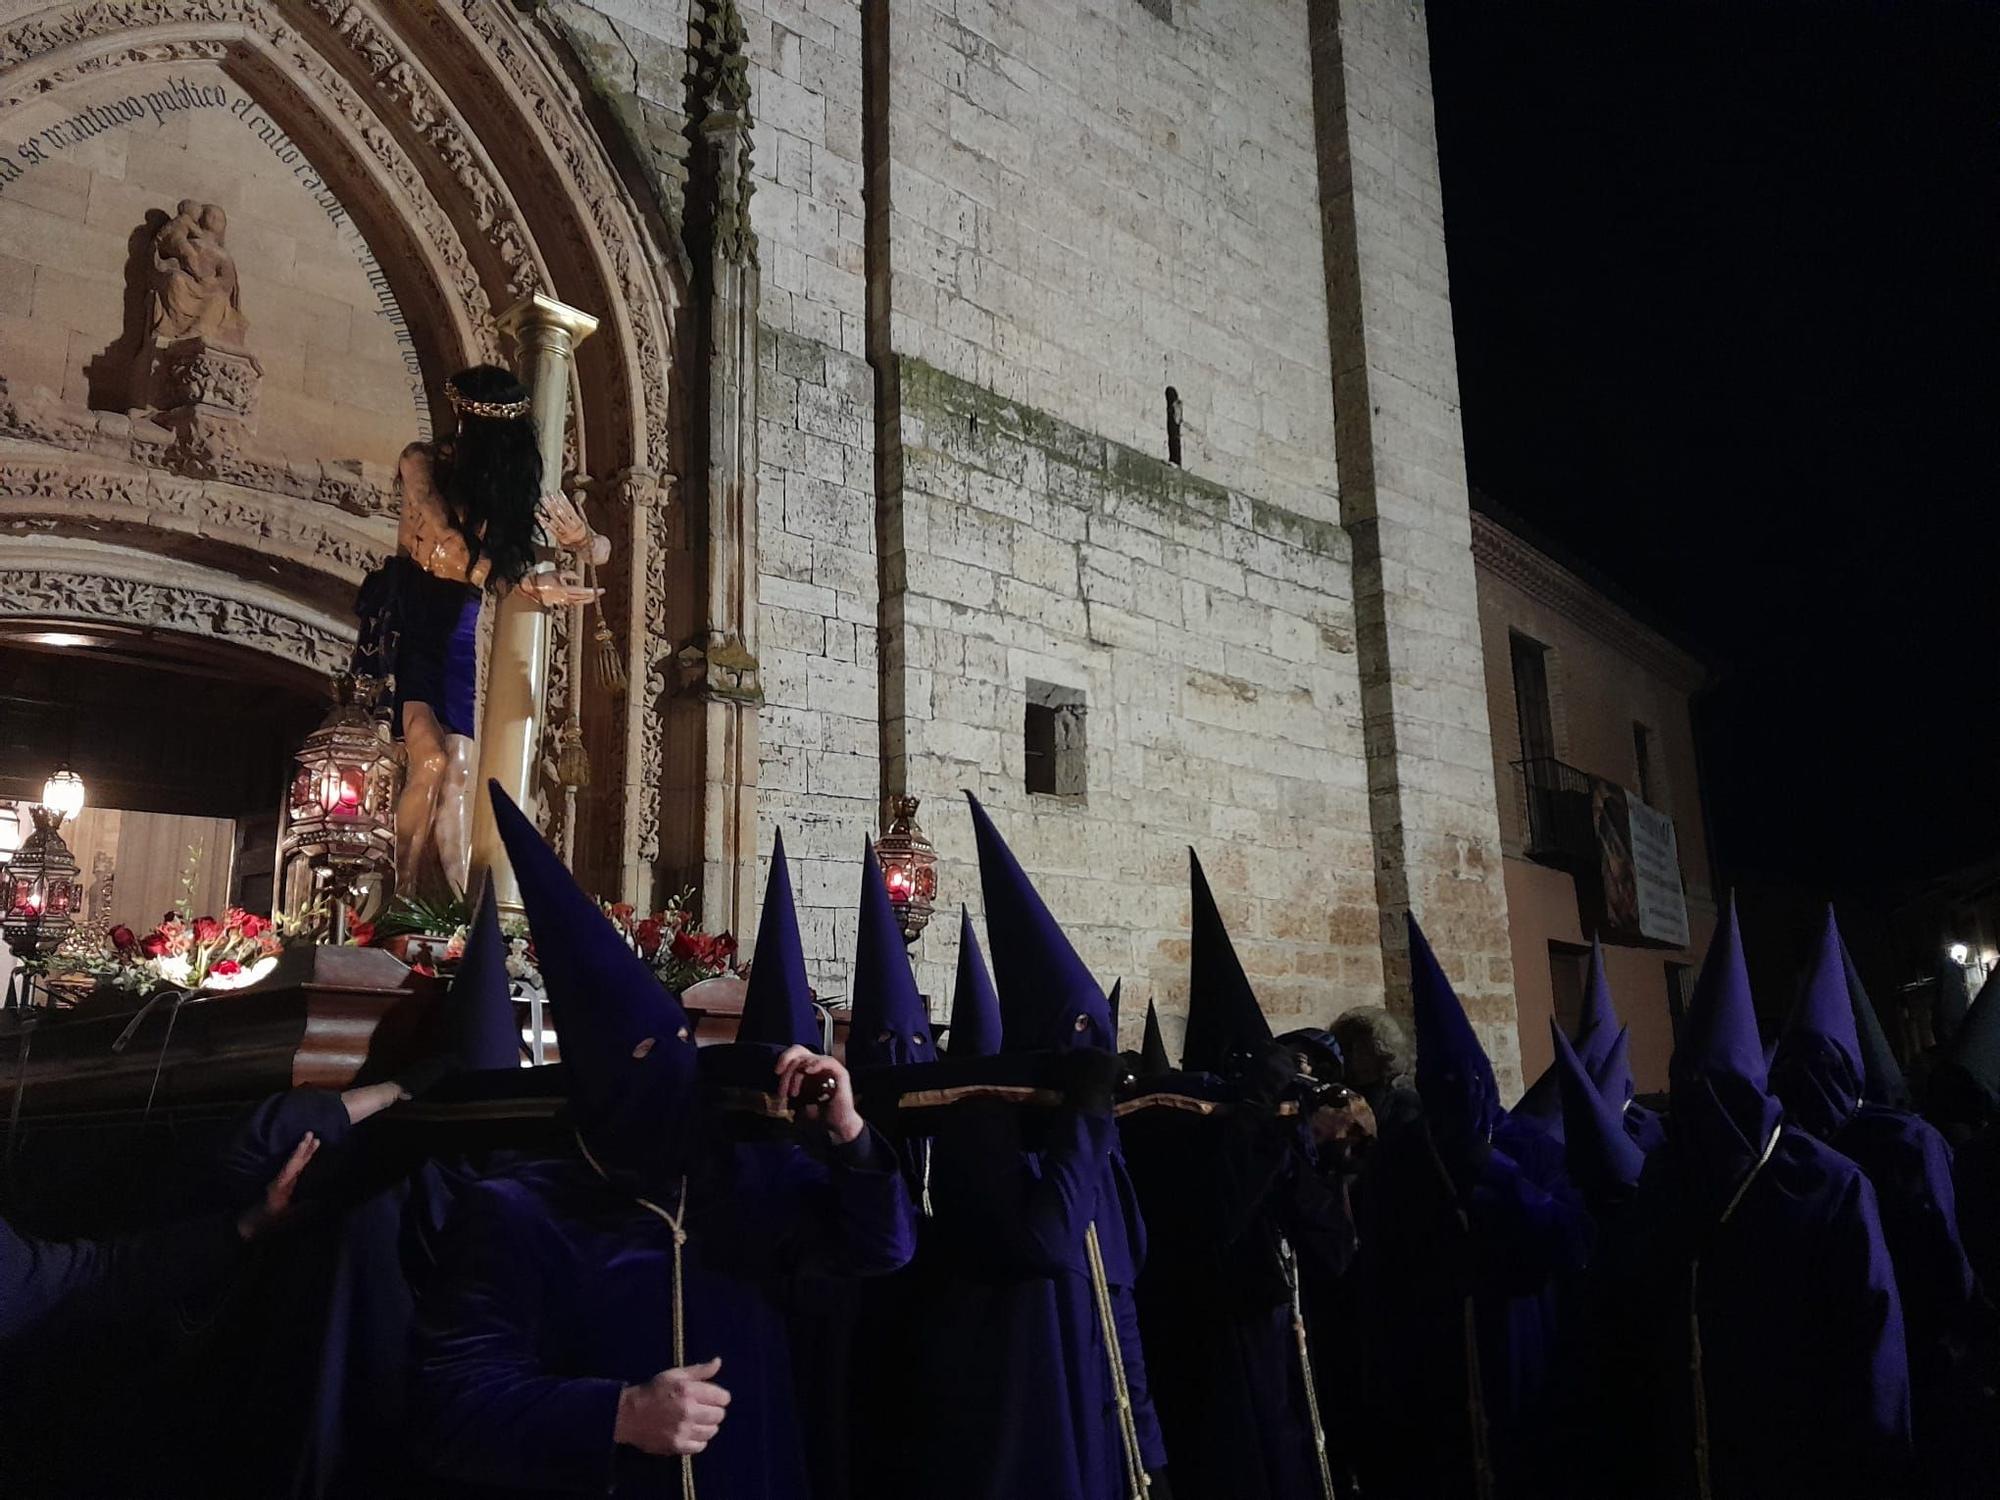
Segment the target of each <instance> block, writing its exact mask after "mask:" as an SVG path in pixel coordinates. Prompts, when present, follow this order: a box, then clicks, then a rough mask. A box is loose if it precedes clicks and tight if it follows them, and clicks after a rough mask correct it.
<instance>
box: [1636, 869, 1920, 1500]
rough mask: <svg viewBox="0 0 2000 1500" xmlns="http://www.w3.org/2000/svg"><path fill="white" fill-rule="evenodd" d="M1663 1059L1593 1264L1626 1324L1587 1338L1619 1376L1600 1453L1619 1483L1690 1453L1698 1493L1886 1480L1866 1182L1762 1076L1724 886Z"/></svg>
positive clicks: (1826, 1493) (1877, 1299)
mask: <svg viewBox="0 0 2000 1500" xmlns="http://www.w3.org/2000/svg"><path fill="white" fill-rule="evenodd" d="M1671 1078H1672V1085H1673V1096H1672V1097H1673V1111H1672V1114H1671V1115H1670V1116H1669V1119H1668V1139H1667V1141H1666V1144H1665V1145H1663V1146H1662V1147H1661V1148H1660V1149H1659V1150H1657V1151H1655V1152H1654V1153H1653V1154H1652V1155H1651V1156H1649V1157H1648V1158H1647V1161H1646V1168H1645V1173H1644V1175H1643V1177H1642V1178H1641V1179H1640V1183H1639V1193H1638V1197H1637V1199H1636V1200H1635V1202H1634V1203H1633V1205H1632V1213H1631V1215H1630V1218H1629V1220H1628V1221H1627V1226H1626V1227H1627V1228H1628V1229H1629V1231H1630V1234H1629V1237H1628V1238H1627V1239H1626V1241H1625V1243H1624V1244H1623V1245H1622V1246H1621V1247H1620V1255H1619V1257H1617V1263H1616V1265H1615V1269H1614V1267H1613V1266H1612V1265H1608V1264H1607V1265H1606V1266H1605V1271H1606V1274H1607V1275H1617V1276H1618V1277H1619V1278H1620V1279H1619V1283H1618V1285H1619V1291H1620V1293H1621V1295H1620V1296H1619V1297H1618V1298H1617V1299H1616V1303H1615V1306H1616V1307H1617V1309H1618V1311H1619V1314H1620V1315H1621V1316H1623V1317H1626V1318H1629V1319H1631V1320H1632V1321H1633V1324H1634V1326H1633V1327H1632V1329H1631V1332H1630V1336H1629V1337H1628V1338H1624V1339H1608V1340H1607V1345H1608V1346H1610V1347H1616V1348H1622V1349H1623V1350H1624V1351H1625V1358H1626V1359H1627V1360H1628V1363H1627V1365H1626V1367H1625V1373H1626V1375H1628V1376H1629V1377H1631V1383H1630V1384H1628V1385H1627V1386H1626V1387H1625V1389H1624V1392H1623V1395H1624V1400H1623V1402H1622V1404H1621V1406H1620V1409H1619V1410H1618V1411H1617V1413H1616V1415H1615V1417H1614V1418H1613V1422H1612V1425H1611V1426H1610V1427H1609V1428H1608V1429H1607V1435H1608V1436H1609V1437H1610V1438H1611V1441H1610V1442H1609V1443H1608V1444H1607V1454H1606V1458H1607V1461H1614V1462H1615V1461H1622V1462H1624V1463H1626V1464H1628V1465H1629V1466H1630V1471H1629V1477H1630V1481H1631V1493H1633V1494H1637V1495H1681V1494H1687V1493H1693V1492H1694V1484H1695V1478H1696V1471H1697V1469H1698V1468H1699V1467H1703V1466H1705V1467H1706V1470H1707V1474H1708V1479H1709V1484H1710V1487H1711V1492H1712V1493H1713V1494H1714V1495H1715V1496H1716V1497H1717V1500H1763V1497H1768V1496H1773V1495H1800V1496H1811V1497H1813V1500H1831V1497H1841V1496H1853V1497H1857V1500H1859V1497H1862V1496H1870V1497H1874V1496H1884V1495H1898V1494H1903V1493H1906V1487H1907V1481H1908V1477H1909V1459H1910V1380H1909V1368H1908V1363H1907V1358H1906V1354H1905V1346H1904V1336H1903V1318H1902V1307H1901V1303H1900V1300H1899V1298H1898V1296H1897V1292H1896V1278H1895V1273H1894V1271H1893V1269H1892V1268H1891V1264H1890V1257H1889V1250H1888V1246H1887V1244H1886V1242H1885V1240H1884V1237H1883V1234H1882V1226H1881V1220H1880V1217H1879V1215H1878V1212H1877V1207H1876V1199H1875V1193H1874V1190H1873V1189H1872V1188H1871V1187H1870V1186H1869V1184H1868V1179H1867V1177H1866V1176H1865V1175H1864V1174H1863V1173H1862V1171H1861V1169H1860V1168H1859V1167H1857V1166H1855V1165H1854V1163H1852V1162H1851V1161H1849V1160H1848V1159H1847V1158H1846V1157H1844V1156H1841V1155H1839V1154H1837V1153H1836V1152H1834V1151H1833V1150H1832V1149H1831V1148H1830V1147H1828V1146H1826V1145H1824V1144H1822V1143H1821V1142H1819V1141H1817V1140H1815V1139H1813V1137H1812V1136H1811V1135H1809V1134H1807V1133H1806V1132H1805V1131H1804V1130H1802V1129H1799V1128H1798V1127H1796V1126H1795V1125H1792V1124H1789V1123H1788V1122H1787V1121H1786V1120H1785V1118H1784V1113H1783V1110H1782V1108H1781V1107H1780V1105H1779V1102H1778V1101H1777V1100H1776V1099H1774V1098H1773V1097H1772V1096H1771V1095H1770V1094H1769V1093H1768V1092H1767V1091H1766V1080H1765V1071H1764V1064H1763V1057H1762V1051H1761V1048H1760V1047H1759V1045H1758V1041H1757V1030H1756V1017H1755V1012H1754V1010H1753V1008H1752V1004H1751V999H1750V986H1749V980H1748V977H1747V973H1746V971H1745V968H1744V964H1743V950H1742V944H1741V939H1740V938H1739V936H1738V933H1737V924H1736V912H1735V907H1734V904H1733V903H1732V904H1731V906H1730V909H1729V910H1728V912H1727V913H1726V914H1725V916H1724V920H1723V921H1722V923H1721V924H1720V925H1719V926H1718V928H1717V930H1716V936H1715V939H1714V941H1713V943H1712V944H1711V945H1710V948H1709V953H1708V957H1707V960H1706V962H1705V963H1704V964H1703V966H1702V974H1701V979H1700V982H1699V983H1698V985H1697V986H1696V990H1695V995H1694V999H1693V1002H1692V1004H1691V1005H1690V1007H1689V1010H1688V1016H1687V1019H1686V1021H1685V1022H1684V1023H1683V1026H1682V1031H1681V1036H1680V1041H1679V1045H1678V1046H1677V1047H1676V1048H1675V1053H1674V1058H1673V1063H1672V1068H1671ZM1612 1259H1613V1258H1612V1257H1610V1256H1607V1257H1606V1261H1607V1262H1609V1261H1612ZM1698 1415H1700V1416H1703V1417H1705V1422H1706V1432H1707V1444H1706V1448H1705V1449H1703V1448H1702V1447H1700V1446H1699V1445H1698V1434H1699V1432H1700V1431H1701V1430H1702V1429H1701V1426H1700V1425H1699V1423H1698V1422H1697V1416H1698ZM1614 1488H1615V1486H1614Z"/></svg>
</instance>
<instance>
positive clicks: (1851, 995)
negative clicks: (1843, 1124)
mask: <svg viewBox="0 0 2000 1500" xmlns="http://www.w3.org/2000/svg"><path fill="white" fill-rule="evenodd" d="M1840 962H1841V965H1842V967H1843V968H1844V969H1845V970H1846V971H1847V1003H1848V1005H1849V1007H1850V1008H1851V1009H1852V1010H1853V1012H1854V1034H1855V1035H1856V1036H1858V1037H1860V1038H1861V1096H1862V1098H1864V1099H1866V1100H1867V1101H1868V1102H1869V1103H1870V1104H1880V1105H1884V1106H1886V1107H1888V1108H1890V1109H1908V1108H1909V1107H1910V1085H1909V1082H1908V1081H1907V1080H1906V1079H1905V1078H1904V1077H1903V1065H1902V1064H1901V1063H1899V1062H1897V1061H1896V1053H1895V1050H1894V1049H1893V1048H1891V1047H1890V1045H1889V1037H1888V1034H1887V1033H1886V1032H1884V1031H1883V1030H1882V1018H1881V1017H1880V1016H1879V1015H1877V1014H1876V1013H1875V1002H1874V1001H1873V1000H1871V999H1869V998H1868V989H1867V986H1865V985H1863V984H1862V982H1861V971H1860V970H1859V969H1857V968H1855V966H1854V955H1853V954H1852V953H1850V952H1848V950H1847V941H1846V939H1845V938H1843V939H1842V940H1841V944H1840Z"/></svg>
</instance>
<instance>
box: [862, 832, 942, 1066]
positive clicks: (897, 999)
mask: <svg viewBox="0 0 2000 1500" xmlns="http://www.w3.org/2000/svg"><path fill="white" fill-rule="evenodd" d="M852 989H853V992H854V1000H853V1007H854V1008H853V1011H852V1015H853V1020H852V1022H851V1024H850V1025H849V1026H848V1029H847V1065H848V1067H850V1068H886V1067H896V1066H900V1065H904V1064H909V1063H927V1062H935V1061H937V1048H936V1047H935V1046H934V1045H933V1044H932V1041H931V1018H930V1013H929V1012H928V1011H927V1010H926V1009H925V1008H924V997H923V995H922V994H921V993H919V992H918V990H917V980H916V976H915V975H914V974H912V973H911V972H910V960H909V956H908V950H907V949H906V948H905V947H904V944H903V929H902V927H901V925H900V924H899V923H898V922H897V921H896V910H895V908H894V907H892V906H891V905H890V904H889V886H888V883H887V882H886V881H884V880H883V878H882V866H881V865H880V864H878V863H877V862H876V859H875V846H874V844H873V843H871V842H870V841H868V840H866V839H863V840H862V845H861V927H860V933H859V936H858V937H857V938H856V939H855V945H854V979H853V983H852Z"/></svg>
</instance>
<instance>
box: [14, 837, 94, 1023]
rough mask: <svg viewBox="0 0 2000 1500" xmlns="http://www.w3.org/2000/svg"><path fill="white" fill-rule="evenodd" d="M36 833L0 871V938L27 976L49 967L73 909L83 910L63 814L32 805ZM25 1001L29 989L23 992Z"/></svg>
mask: <svg viewBox="0 0 2000 1500" xmlns="http://www.w3.org/2000/svg"><path fill="white" fill-rule="evenodd" d="M28 815H29V816H30V817H31V818H33V819H34V823H35V831H34V832H33V833H31V834H29V835H28V836H27V838H26V839H24V840H22V842H21V847H20V848H18V849H16V850H15V851H14V857H13V858H12V859H10V860H9V861H8V862H7V863H6V865H5V866H4V867H0V868H4V872H5V873H4V875H0V897H4V900H0V937H4V938H5V939H6V940H7V947H8V949H9V950H10V951H11V952H12V953H13V955H14V958H15V961H16V962H17V963H18V964H19V965H20V967H21V968H22V970H23V971H24V972H25V973H27V974H30V975H34V974H40V973H43V972H45V971H46V970H47V968H48V963H49V960H50V959H51V958H53V957H54V956H55V951H56V949H58V948H60V947H61V946H62V941H63V939H64V938H66V937H68V936H69V930H70V927H71V926H72V925H73V924H74V923H75V921H76V917H77V913H78V912H80V911H81V910H82V909H83V882H82V881H81V880H80V879H78V878H77V877H78V874H79V871H78V867H77V863H76V856H75V855H74V854H71V853H70V851H69V845H68V844H65V843H64V842H63V837H62V833H61V831H60V830H61V828H62V822H63V814H62V811H61V810H60V809H58V808H53V807H31V808H29V809H28ZM21 1001H22V1003H23V1004H26V1003H27V991H26V989H25V988H24V989H23V990H22V992H21Z"/></svg>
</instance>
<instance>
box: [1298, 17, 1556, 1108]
mask: <svg viewBox="0 0 2000 1500" xmlns="http://www.w3.org/2000/svg"><path fill="white" fill-rule="evenodd" d="M1309 9H1310V12H1311V19H1312V55H1313V71H1314V86H1315V90H1316V98H1317V103H1318V114H1319V119H1320V132H1319V145H1320V194H1321V206H1322V209H1323V214H1324V218H1323V223H1324V226H1325V233H1324V245H1325V263H1326V273H1327V286H1328V304H1329V307H1330V309H1331V315H1330V317H1329V320H1328V327H1329V329H1330V334H1331V337H1330V344H1331V346H1332V351H1333V360H1334V392H1335V398H1336V400H1335V408H1336V423H1335V434H1336V437H1337V439H1338V445H1339V454H1340V469H1341V495H1340V501H1341V520H1342V523H1343V524H1344V525H1345V527H1346V528H1347V531H1348V533H1349V534H1350V535H1351V536H1352V537H1353V539H1354V563H1355V598H1356V615H1357V622H1358V630H1359V633H1360V643H1359V644H1360V650H1361V655H1362V659H1363V662H1364V668H1363V677H1362V684H1363V686H1362V690H1363V696H1364V714H1365V719H1366V725H1367V740H1368V766H1369V785H1370V790H1371V792H1372V795H1373V805H1374V826H1375V844H1376V866H1375V867H1376V872H1377V893H1378V899H1379V902H1380V906H1381V910H1382V913H1383V925H1382V945H1383V951H1384V954H1385V957H1386V960H1387V969H1388V980H1389V992H1390V994H1391V995H1392V996H1400V995H1403V994H1406V993H1407V984H1408V952H1407V949H1406V946H1405V942H1406V940H1405V938H1404V935H1403V932H1402V930H1401V929H1402V922H1401V913H1402V912H1404V911H1406V910H1407V911H1414V912H1415V913H1416V914H1417V917H1418V919H1419V920H1420V921H1421V922H1422V923H1423V925H1424V929H1425V932H1426V934H1427V935H1428V936H1429V938H1430V939H1431V942H1432V945H1433V946H1434V947H1435V948H1436V949H1437V952H1438V956H1439V958H1440V960H1441V961H1442V962H1443V964H1444V966H1445V969H1446V972H1447V973H1448V974H1449V975H1450V977H1451V979H1452V982H1453V984H1454V985H1455V986H1456V987H1457V989H1458V992H1459V995H1460V998H1461V999H1462V1000H1463V1001H1464V1003H1465V1007H1466V1011H1467V1013H1468V1014H1469V1015H1470V1016H1471V1018H1472V1022H1473V1026H1474V1028H1475V1029H1476V1030H1477V1031H1478V1032H1479V1034H1480V1036H1481V1039H1482V1041H1483V1042H1484V1043H1485V1045H1486V1049H1487V1052H1488V1054H1489V1055H1490V1056H1491V1057H1492V1059H1493V1063H1494V1068H1495V1071H1496V1073H1497V1074H1498V1075H1499V1078H1500V1083H1501V1088H1502V1091H1503V1093H1505V1094H1506V1095H1507V1097H1509V1098H1511V1097H1513V1094H1514V1092H1515V1091H1516V1090H1517V1089H1518V1088H1519V1087H1520V1081H1521V1080H1520V1064H1519V1057H1520V1052H1519V1035H1518V1027H1517V1023H1516V1015H1515V1004H1514V973H1513V959H1512V955H1511V952H1510V945H1509V939H1508V928H1507V898H1506V889H1505V883H1504V879H1503V871H1502V860H1501V846H1500V826H1499V819H1498V817H1497V815H1496V812H1495V794H1494V776H1493V753H1492V741H1491V734H1490V729H1489V724H1488V720H1487V708H1486V684H1485V669H1484V661H1483V657H1482V652H1481V645H1480V635H1479V613H1478V602H1477V597H1476V589H1475V585H1474V578H1473V565H1472V533H1471V511H1470V504H1469V495H1468V489H1467V484H1466V476H1465V454H1464V439H1463V435H1462V433H1461V430H1460V425H1459V415H1458V367H1457V362H1456V360H1455V358H1454V355H1453V342H1452V326H1451V288H1450V276H1449V272H1448V267H1447V263H1446V256H1445V239H1444V212H1443V194H1442V190H1441V187H1440V185H1439V180H1438V162H1437V135H1436V120H1435V116H1434V113H1433V110H1432V105H1431V95H1430V51H1429V45H1430V44H1429V38H1428V35H1427V34H1426V31H1425V26H1424V15H1423V11H1422V9H1421V8H1420V7H1415V6H1403V5H1378V4H1373V3H1370V0H1312V4H1311V5H1310V7H1309Z"/></svg>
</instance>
